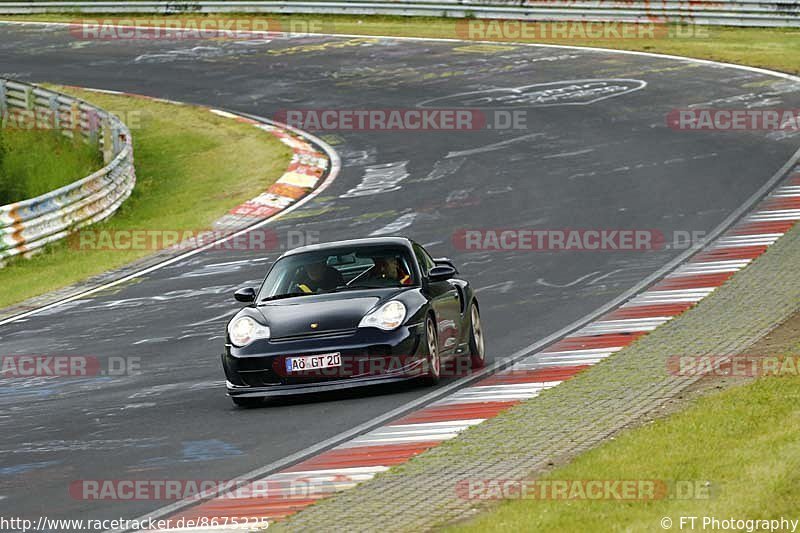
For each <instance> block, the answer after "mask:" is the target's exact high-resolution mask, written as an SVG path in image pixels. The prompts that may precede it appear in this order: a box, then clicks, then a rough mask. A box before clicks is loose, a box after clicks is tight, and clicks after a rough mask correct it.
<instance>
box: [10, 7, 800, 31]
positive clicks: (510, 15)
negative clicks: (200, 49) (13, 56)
mask: <svg viewBox="0 0 800 533" xmlns="http://www.w3.org/2000/svg"><path fill="white" fill-rule="evenodd" d="M39 13H83V14H91V13H94V14H99V13H118V14H119V13H140V14H143V13H147V14H178V13H199V14H209V13H303V14H351V15H403V16H435V17H454V18H473V17H474V18H481V19H516V20H535V21H611V22H636V23H648V24H652V23H682V24H705V25H729V26H771V27H800V1H799V0H788V1H787V0H783V1H779V0H662V1H660V2H651V1H650V0H413V1H412V0H399V1H389V2H365V1H312V2H296V1H285V0H275V1H269V0H252V1H239V0H230V1H226V0H215V1H209V0H200V1H197V0H194V1H193V0H188V1H173V2H163V1H130V2H109V1H81V2H51V1H48V0H40V1H31V2H6V1H4V0H0V15H4V14H5V15H13V14H28V15H30V14H39Z"/></svg>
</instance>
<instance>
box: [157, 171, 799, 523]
mask: <svg viewBox="0 0 800 533" xmlns="http://www.w3.org/2000/svg"><path fill="white" fill-rule="evenodd" d="M798 220H800V167H796V168H795V170H794V172H793V173H790V175H789V176H788V177H787V178H786V179H785V180H784V186H782V187H779V188H777V189H775V191H774V192H773V193H771V194H770V195H769V196H767V197H766V199H764V200H763V201H761V203H760V204H759V205H758V207H756V208H755V209H754V210H753V211H752V212H751V214H750V215H748V216H746V217H744V218H743V219H741V220H740V221H739V222H738V223H736V224H735V225H733V226H732V227H731V228H730V229H728V230H727V231H726V232H725V233H723V234H722V235H721V236H720V237H719V238H718V239H717V240H716V241H714V243H713V244H711V245H710V246H709V247H707V248H705V249H704V250H702V251H700V252H698V253H697V254H695V255H694V256H693V257H692V258H691V259H690V260H689V261H688V262H687V263H685V264H683V265H682V266H680V267H679V268H677V269H676V270H675V271H673V272H672V273H671V274H669V275H667V276H666V277H665V278H664V279H662V280H661V281H659V282H657V283H655V284H654V285H653V286H651V287H650V288H649V290H646V291H645V292H643V293H641V294H639V295H637V296H635V297H633V298H631V299H630V300H628V301H627V302H626V303H624V304H623V305H621V306H620V307H618V308H617V309H615V310H613V311H611V312H608V313H607V314H605V315H603V316H601V317H600V318H598V319H597V320H595V321H594V322H591V323H589V324H588V325H586V326H584V327H582V328H581V329H579V330H577V331H575V332H574V333H572V334H570V335H568V336H566V337H564V338H563V339H561V340H559V341H557V342H555V343H554V344H552V345H550V346H548V347H546V348H544V349H542V350H540V351H537V352H536V353H534V354H532V355H530V356H527V357H525V358H524V359H522V360H520V361H518V362H516V363H515V364H514V365H513V366H511V367H509V368H507V369H506V370H503V371H501V372H499V373H497V374H494V375H491V376H489V377H486V378H484V379H482V380H480V381H478V382H476V383H474V384H472V385H471V386H468V387H465V388H463V389H460V390H457V391H456V392H454V393H453V394H451V395H449V396H446V397H444V398H443V399H440V400H439V401H436V402H435V403H432V404H430V405H428V406H426V407H424V408H422V409H420V410H418V411H416V412H412V413H411V414H408V415H406V416H404V417H402V418H400V419H398V420H394V421H392V422H390V423H388V424H386V425H384V426H381V427H378V428H377V429H373V430H372V431H369V432H368V433H365V434H363V435H359V436H357V437H355V438H353V439H351V440H349V441H347V442H345V443H343V444H340V445H338V446H336V447H334V448H332V449H330V450H327V451H325V452H323V453H320V454H319V455H316V456H314V457H311V458H309V459H306V460H304V461H302V462H300V463H298V464H295V465H293V466H291V467H289V468H285V469H283V470H281V471H279V472H277V473H274V474H271V475H268V476H266V477H263V478H261V479H259V480H257V481H254V482H253V483H254V484H257V485H255V486H263V485H262V484H266V485H267V486H269V487H273V489H272V490H267V491H262V492H261V493H256V492H255V491H256V489H255V487H254V490H253V492H251V493H248V492H247V491H245V494H247V495H246V496H244V497H241V498H236V497H234V498H232V497H230V495H223V496H221V497H218V498H215V499H212V500H209V501H206V502H204V503H201V504H199V505H197V506H195V507H192V508H189V509H187V510H185V511H183V512H181V513H179V514H176V515H173V516H172V517H171V518H173V519H181V518H182V519H184V521H189V520H195V521H197V520H203V519H209V520H211V519H217V520H220V521H222V520H225V519H228V518H239V519H242V518H248V517H249V518H255V517H261V519H262V520H263V519H268V520H269V521H275V520H281V519H283V518H286V517H288V516H290V515H292V514H294V513H296V512H298V511H300V510H302V509H304V508H305V507H307V506H308V505H311V504H312V503H314V502H315V501H318V500H320V499H322V498H325V497H327V496H329V495H331V494H332V493H335V492H339V491H342V490H347V489H349V488H351V487H354V486H355V485H357V484H358V483H361V482H363V481H367V480H369V479H372V478H373V477H374V476H375V475H377V474H378V473H380V472H384V471H386V470H388V469H389V468H390V467H392V466H395V465H398V464H402V463H404V462H406V461H408V460H409V459H410V458H412V457H414V456H415V455H418V454H420V453H422V452H424V451H425V450H428V449H430V448H433V447H434V446H437V445H439V444H441V443H442V442H444V441H446V440H449V439H452V438H454V437H456V436H457V435H458V434H459V433H460V432H462V431H464V430H465V429H467V428H469V427H472V426H475V425H477V424H480V423H481V422H483V421H485V420H487V419H489V418H493V417H495V416H497V415H498V414H499V413H501V412H503V411H505V410H506V409H509V408H510V407H512V406H514V405H516V404H518V403H520V402H522V401H525V400H529V399H531V398H535V397H536V396H537V395H538V394H540V393H541V392H542V391H543V390H546V389H549V388H552V387H555V386H557V385H558V384H560V383H562V382H563V381H565V380H568V379H570V378H572V377H573V376H575V375H576V374H577V373H578V372H580V371H581V370H583V369H585V368H587V367H589V366H591V365H593V364H595V363H597V362H599V361H601V360H603V359H605V358H607V357H609V356H610V355H612V354H614V353H615V352H618V351H619V350H622V349H623V348H625V347H626V346H628V345H630V344H631V343H633V342H634V341H635V340H636V339H638V338H640V337H641V336H643V335H646V334H647V333H648V332H650V331H652V330H654V329H655V328H657V327H658V326H659V325H661V324H664V323H665V322H668V321H670V320H672V319H673V318H675V317H676V316H678V315H680V314H681V313H683V312H684V311H686V310H687V309H689V308H690V307H692V306H694V305H695V304H697V302H699V301H700V300H702V299H703V298H705V297H706V296H708V295H709V294H710V293H712V292H713V291H714V290H715V289H716V288H717V287H719V286H721V285H722V284H723V283H725V282H726V281H727V280H728V279H729V278H730V277H731V276H733V274H734V273H736V272H738V271H739V270H741V269H743V268H745V267H746V266H747V265H748V264H750V262H752V261H753V260H754V259H755V258H756V257H758V256H760V255H761V254H763V253H764V252H766V250H767V248H768V247H769V246H770V245H771V244H773V243H774V242H775V241H777V240H778V239H779V238H780V237H781V236H782V235H783V234H785V233H786V232H788V231H789V230H790V229H791V228H792V227H793V226H794V224H795V223H796V222H797V221H798ZM195 523H196V522H195ZM264 525H266V523H264ZM253 528H254V526H253V523H252V522H251V523H250V525H248V526H246V527H242V528H240V529H253ZM220 529H222V530H235V529H237V528H236V527H232V526H225V527H222V528H220V527H216V528H215V527H210V526H209V527H199V528H191V529H183V530H182V531H184V532H188V531H198V532H199V531H212V530H217V531H219V530H220Z"/></svg>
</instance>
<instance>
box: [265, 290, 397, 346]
mask: <svg viewBox="0 0 800 533" xmlns="http://www.w3.org/2000/svg"><path fill="white" fill-rule="evenodd" d="M402 291H403V289H397V288H391V289H370V290H357V291H355V290H354V291H352V292H338V293H332V294H317V295H310V296H298V297H296V298H287V299H285V300H276V301H274V302H266V303H263V304H261V305H259V306H258V310H259V312H260V313H261V315H262V316H263V317H264V320H265V323H266V324H267V325H268V326H269V328H270V331H271V335H272V338H273V339H280V338H283V337H293V336H297V335H308V334H312V333H324V332H330V331H340V330H348V329H355V328H357V327H358V324H359V322H361V319H362V318H364V315H366V314H367V313H368V312H369V311H370V310H371V309H372V308H373V307H375V306H377V305H378V304H380V303H383V302H384V301H388V300H390V299H391V298H392V297H393V296H394V295H396V294H398V293H399V292H402ZM312 324H317V327H316V328H312V327H311V325H312Z"/></svg>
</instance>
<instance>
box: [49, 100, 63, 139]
mask: <svg viewBox="0 0 800 533" xmlns="http://www.w3.org/2000/svg"><path fill="white" fill-rule="evenodd" d="M49 103H50V112H51V113H52V114H53V129H54V130H56V131H58V130H59V129H60V127H61V117H60V116H58V97H57V96H56V95H52V96H51V97H50V100H49Z"/></svg>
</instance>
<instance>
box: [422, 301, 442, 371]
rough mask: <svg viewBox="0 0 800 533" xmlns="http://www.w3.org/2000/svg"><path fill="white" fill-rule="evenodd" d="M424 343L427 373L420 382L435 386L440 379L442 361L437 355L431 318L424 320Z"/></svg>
mask: <svg viewBox="0 0 800 533" xmlns="http://www.w3.org/2000/svg"><path fill="white" fill-rule="evenodd" d="M425 343H426V344H427V345H428V359H427V360H426V366H427V367H428V373H427V374H426V375H425V377H424V378H422V382H423V383H424V384H425V385H436V384H437V383H439V380H440V379H441V377H442V360H441V357H440V355H439V341H438V335H436V324H435V323H434V321H433V319H432V318H431V317H428V318H427V319H426V320H425Z"/></svg>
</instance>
